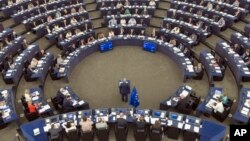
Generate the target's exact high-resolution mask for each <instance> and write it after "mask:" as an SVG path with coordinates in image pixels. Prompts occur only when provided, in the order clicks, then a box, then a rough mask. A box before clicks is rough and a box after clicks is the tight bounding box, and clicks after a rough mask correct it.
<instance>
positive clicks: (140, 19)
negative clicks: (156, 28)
mask: <svg viewBox="0 0 250 141" xmlns="http://www.w3.org/2000/svg"><path fill="white" fill-rule="evenodd" d="M112 18H113V17H112V16H111V15H107V16H104V23H105V24H106V25H107V26H108V25H109V21H110V20H111V19H112ZM114 18H115V19H116V20H117V24H120V20H121V19H125V20H126V23H128V22H129V19H131V18H135V20H136V23H140V24H145V25H149V24H150V19H151V15H139V14H133V15H125V14H120V15H114Z"/></svg>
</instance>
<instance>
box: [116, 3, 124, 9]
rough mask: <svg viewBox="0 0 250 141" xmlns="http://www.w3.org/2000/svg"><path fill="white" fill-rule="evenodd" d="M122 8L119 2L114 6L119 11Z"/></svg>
mask: <svg viewBox="0 0 250 141" xmlns="http://www.w3.org/2000/svg"><path fill="white" fill-rule="evenodd" d="M122 7H123V4H122V3H121V2H120V1H118V2H117V4H116V8H117V9H120V8H122Z"/></svg>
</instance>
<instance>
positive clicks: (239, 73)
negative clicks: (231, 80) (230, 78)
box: [215, 41, 250, 85]
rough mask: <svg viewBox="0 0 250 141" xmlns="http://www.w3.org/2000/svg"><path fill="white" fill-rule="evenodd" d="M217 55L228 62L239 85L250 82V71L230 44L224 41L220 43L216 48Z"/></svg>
mask: <svg viewBox="0 0 250 141" xmlns="http://www.w3.org/2000/svg"><path fill="white" fill-rule="evenodd" d="M215 51H216V53H217V54H218V55H219V56H221V57H222V58H224V59H225V60H226V61H227V65H228V66H229V67H230V69H231V71H232V73H233V75H234V77H235V80H236V83H237V85H240V83H241V82H242V81H243V82H244V81H250V71H249V68H248V67H247V66H246V64H245V62H244V61H243V59H242V58H241V56H239V54H237V53H236V52H235V51H234V50H233V49H232V48H231V47H230V45H229V44H227V43H226V42H224V41H219V42H218V43H217V44H216V47H215Z"/></svg>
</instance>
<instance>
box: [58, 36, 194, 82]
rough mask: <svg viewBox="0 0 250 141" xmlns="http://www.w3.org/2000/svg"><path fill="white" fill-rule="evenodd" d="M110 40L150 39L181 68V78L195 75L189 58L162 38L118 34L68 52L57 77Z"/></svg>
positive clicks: (136, 43)
mask: <svg viewBox="0 0 250 141" xmlns="http://www.w3.org/2000/svg"><path fill="white" fill-rule="evenodd" d="M108 41H111V42H112V44H113V46H143V43H144V41H150V42H154V43H156V44H157V49H158V51H160V52H162V53H164V54H166V55H167V56H168V57H170V58H171V59H172V60H174V61H175V62H176V63H177V64H178V65H179V67H180V68H181V70H182V75H183V79H184V80H186V78H192V77H194V76H196V73H195V72H194V66H193V64H192V63H191V61H190V59H189V58H187V57H186V56H185V55H184V54H183V52H181V51H180V49H179V48H177V47H174V46H172V45H170V44H168V43H167V42H163V41H162V40H155V38H151V37H146V36H135V35H134V36H123V35H118V36H115V37H113V38H110V37H109V38H103V39H101V40H95V41H94V42H93V43H90V44H88V45H86V46H81V47H80V48H78V49H76V50H75V51H74V52H72V53H70V54H69V56H67V58H66V59H65V60H64V61H63V65H62V66H61V67H60V69H59V72H58V77H65V78H66V80H68V77H69V76H70V74H71V73H72V71H73V68H74V67H75V66H76V65H77V64H78V63H79V62H80V61H82V60H83V59H84V58H85V57H87V56H88V55H90V54H92V53H94V52H96V51H98V50H99V46H100V45H102V44H103V43H105V42H108Z"/></svg>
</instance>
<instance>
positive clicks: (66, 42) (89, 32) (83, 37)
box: [58, 29, 95, 52]
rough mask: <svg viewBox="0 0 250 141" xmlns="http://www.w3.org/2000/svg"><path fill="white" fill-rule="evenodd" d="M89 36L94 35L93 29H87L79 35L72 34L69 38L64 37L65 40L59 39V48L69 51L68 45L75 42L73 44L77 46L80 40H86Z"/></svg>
mask: <svg viewBox="0 0 250 141" xmlns="http://www.w3.org/2000/svg"><path fill="white" fill-rule="evenodd" d="M91 36H93V37H94V36H95V31H94V30H92V29H89V30H87V31H84V32H83V33H81V34H79V35H73V36H72V37H71V38H70V39H65V40H62V41H60V42H59V43H58V45H59V48H61V49H62V50H63V51H69V50H71V49H70V47H71V46H72V45H73V44H75V46H76V47H78V46H80V44H81V40H84V41H86V39H88V38H89V37H91ZM70 52H71V51H70Z"/></svg>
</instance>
